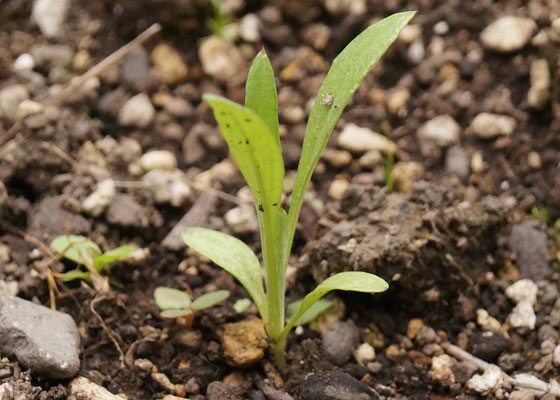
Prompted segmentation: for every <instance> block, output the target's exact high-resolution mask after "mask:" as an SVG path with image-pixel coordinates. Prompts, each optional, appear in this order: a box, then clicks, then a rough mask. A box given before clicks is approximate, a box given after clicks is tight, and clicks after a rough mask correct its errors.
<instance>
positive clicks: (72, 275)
mask: <svg viewBox="0 0 560 400" xmlns="http://www.w3.org/2000/svg"><path fill="white" fill-rule="evenodd" d="M75 279H82V280H84V281H86V282H89V283H91V274H90V273H89V271H82V270H79V269H73V270H72V271H68V272H65V273H64V274H61V275H60V280H61V281H62V282H70V281H73V280H75Z"/></svg>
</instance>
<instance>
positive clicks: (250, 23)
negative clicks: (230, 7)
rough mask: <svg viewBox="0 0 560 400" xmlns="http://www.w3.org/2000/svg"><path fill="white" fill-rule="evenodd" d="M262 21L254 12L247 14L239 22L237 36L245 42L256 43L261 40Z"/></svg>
mask: <svg viewBox="0 0 560 400" xmlns="http://www.w3.org/2000/svg"><path fill="white" fill-rule="evenodd" d="M261 28H262V23H261V21H260V20H259V17H257V16H256V15H255V14H247V15H245V16H244V17H243V18H242V19H241V22H240V23H239V36H241V39H243V40H245V41H246V42H250V43H256V42H259V41H260V40H261Z"/></svg>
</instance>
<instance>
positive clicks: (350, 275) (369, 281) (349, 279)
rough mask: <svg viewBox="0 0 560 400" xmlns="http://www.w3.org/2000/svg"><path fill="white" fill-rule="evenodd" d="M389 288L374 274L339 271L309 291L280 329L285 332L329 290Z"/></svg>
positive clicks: (373, 290)
mask: <svg viewBox="0 0 560 400" xmlns="http://www.w3.org/2000/svg"><path fill="white" fill-rule="evenodd" d="M388 288H389V285H388V284H387V282H385V281H384V280H383V279H381V278H380V277H378V276H377V275H374V274H369V273H367V272H361V271H350V272H341V273H339V274H336V275H333V276H330V277H328V278H327V279H325V280H324V281H323V282H321V283H320V284H319V285H318V286H317V287H316V288H315V289H314V290H313V291H312V292H311V293H309V294H308V295H307V296H305V297H304V298H303V300H302V301H301V305H300V307H299V310H298V312H297V313H296V314H295V315H294V316H293V317H292V318H291V319H290V321H288V323H287V324H286V327H285V328H284V330H283V331H282V335H285V334H287V333H288V332H289V331H290V329H292V327H293V326H294V325H295V323H296V322H297V321H298V320H299V319H300V318H301V316H302V315H303V314H304V313H305V312H306V311H307V310H309V308H310V307H311V306H312V305H313V304H314V303H316V302H317V301H318V300H319V299H320V298H321V297H323V296H324V295H326V294H327V293H328V292H330V291H331V290H346V291H352V292H366V293H379V292H384V291H385V290H387V289H388Z"/></svg>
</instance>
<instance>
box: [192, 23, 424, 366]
mask: <svg viewBox="0 0 560 400" xmlns="http://www.w3.org/2000/svg"><path fill="white" fill-rule="evenodd" d="M413 16H414V12H404V13H399V14H395V15H392V16H390V17H388V18H385V19H383V20H382V21H380V22H378V23H376V24H374V25H372V26H370V27H369V28H368V29H366V30H365V31H364V32H362V33H361V34H360V35H359V36H357V37H356V38H355V39H354V40H353V41H352V42H351V43H350V44H349V45H348V46H347V47H346V48H345V49H344V50H343V51H342V53H340V54H339V55H338V57H337V58H336V59H335V60H334V62H333V64H332V67H331V69H330V71H329V72H328V74H327V76H326V78H325V81H324V82H323V85H322V87H321V89H320V90H319V93H318V95H317V99H316V100H315V105H314V106H313V109H312V111H311V115H310V117H309V121H308V123H307V130H306V134H305V139H304V142H303V148H302V154H301V159H300V162H299V166H298V170H297V175H296V180H295V184H294V189H293V193H292V199H291V203H290V208H289V212H287V213H286V211H285V210H284V209H283V208H282V207H281V196H282V183H283V178H284V164H283V160H282V150H281V146H280V137H279V135H278V98H277V93H276V85H275V82H274V73H273V71H272V66H271V64H270V61H269V60H268V57H267V56H266V54H265V52H264V51H261V52H260V53H259V54H258V55H257V57H256V58H255V60H254V62H253V65H252V66H251V70H250V71H249V76H248V78H247V86H246V95H245V106H241V105H239V104H236V103H233V102H231V101H229V100H227V99H225V98H223V97H219V96H215V95H212V94H205V95H204V99H205V100H206V101H207V102H208V103H209V104H210V106H211V107H212V110H213V111H214V116H215V117H216V120H217V121H218V125H219V127H220V131H221V133H222V135H223V137H224V138H225V140H226V141H227V143H228V145H229V148H230V150H231V152H232V154H233V156H234V158H235V160H236V162H237V164H238V166H239V169H240V170H241V173H242V174H243V176H244V177H245V180H246V181H247V184H248V185H249V187H250V188H251V191H252V192H253V197H254V200H255V205H256V209H257V215H258V220H259V230H260V236H261V248H262V254H263V266H264V270H265V284H266V292H265V290H264V287H263V282H262V279H261V265H260V263H259V260H258V259H257V257H256V256H255V254H254V253H253V252H252V251H251V249H249V247H248V246H247V245H245V244H244V243H243V242H242V241H240V240H239V239H236V238H234V237H232V236H229V235H226V234H224V233H221V232H217V231H213V230H209V229H204V228H194V227H192V228H187V229H186V230H185V231H184V232H183V234H182V237H183V240H184V241H185V243H186V244H187V245H188V246H190V247H191V248H193V249H195V250H197V251H198V252H199V253H201V254H203V255H204V256H206V257H208V258H209V259H211V260H212V261H213V262H214V263H216V264H217V265H219V266H220V267H222V268H223V269H225V270H227V271H228V272H229V273H231V274H232V275H233V276H234V277H235V278H237V280H238V281H239V282H240V283H241V284H242V285H243V286H244V287H245V288H246V289H247V291H248V292H249V294H250V295H251V297H252V298H253V300H254V302H255V305H256V306H257V308H258V310H259V313H260V315H261V317H262V319H263V320H264V322H265V326H266V331H267V334H268V335H269V336H270V338H271V339H273V344H272V345H271V348H272V351H273V353H274V356H275V359H276V362H277V364H278V365H279V366H280V367H284V366H285V355H284V348H285V346H286V338H287V335H288V332H289V331H290V329H292V327H293V326H294V325H295V324H296V323H298V322H299V321H300V318H301V317H302V316H303V315H305V313H306V312H307V311H308V310H309V309H310V308H311V307H312V306H313V305H314V304H315V303H316V302H317V301H318V300H319V299H320V298H321V297H323V296H324V295H325V294H327V293H328V292H330V291H331V290H350V291H357V292H368V293H375V292H382V291H384V290H386V289H387V288H388V285H387V283H386V282H385V281H384V280H383V279H381V278H379V277H377V276H375V275H373V274H369V273H365V272H360V271H352V272H342V273H340V274H336V275H333V276H331V277H329V278H327V279H326V280H325V281H323V282H322V283H321V284H319V285H318V286H317V287H316V288H315V290H313V291H312V292H311V293H309V294H308V295H307V296H305V297H304V298H303V300H302V301H301V303H300V305H299V308H298V309H297V311H296V312H295V313H294V314H293V315H292V316H291V318H289V319H288V322H287V323H286V322H285V317H284V311H285V310H284V297H285V276H286V267H287V264H288V257H289V255H290V250H291V247H292V241H293V239H294V234H295V230H296V225H297V222H298V216H299V212H300V209H301V206H302V203H303V200H304V195H305V190H306V188H307V185H308V183H309V181H310V179H311V174H312V173H313V170H314V169H315V166H316V164H317V162H318V160H319V156H320V155H321V152H322V151H323V149H324V147H325V145H326V143H327V140H328V138H329V135H330V133H331V132H332V130H333V128H334V126H335V124H336V122H337V121H338V119H339V117H340V115H341V114H342V111H343V110H344V107H345V106H346V104H347V103H348V101H349V100H350V97H352V94H353V93H354V92H355V90H356V89H357V87H358V85H359V84H360V82H361V81H362V80H363V79H364V77H365V76H366V75H367V73H368V72H369V70H370V69H371V67H372V65H373V64H374V63H375V62H376V61H377V60H378V59H379V58H380V57H381V56H382V55H383V53H385V51H386V50H387V48H388V47H389V46H390V45H391V43H392V42H393V41H394V40H395V39H396V38H397V36H398V34H399V32H400V31H401V29H402V28H403V27H404V26H405V25H406V24H407V23H408V22H409V21H410V19H411V18H412V17H413Z"/></svg>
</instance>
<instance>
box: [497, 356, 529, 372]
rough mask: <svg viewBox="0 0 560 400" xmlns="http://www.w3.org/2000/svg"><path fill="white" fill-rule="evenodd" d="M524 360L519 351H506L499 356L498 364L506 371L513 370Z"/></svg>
mask: <svg viewBox="0 0 560 400" xmlns="http://www.w3.org/2000/svg"><path fill="white" fill-rule="evenodd" d="M522 361H523V358H522V357H521V354H519V353H504V354H502V355H501V356H500V357H499V358H498V365H499V366H500V368H502V369H503V370H504V371H505V372H510V371H513V370H514V369H516V368H517V366H518V365H519V364H520V363H521V362H522Z"/></svg>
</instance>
